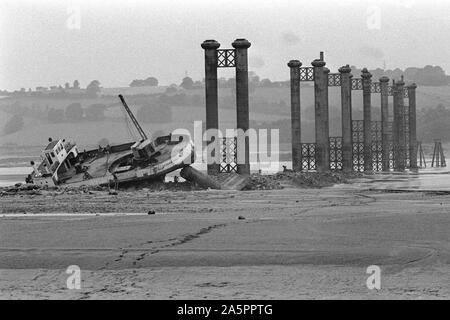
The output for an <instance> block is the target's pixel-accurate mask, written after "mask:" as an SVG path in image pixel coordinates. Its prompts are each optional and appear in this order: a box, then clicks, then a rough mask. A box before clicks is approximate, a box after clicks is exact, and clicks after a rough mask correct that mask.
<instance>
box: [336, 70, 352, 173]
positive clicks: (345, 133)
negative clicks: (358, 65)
mask: <svg viewBox="0 0 450 320" xmlns="http://www.w3.org/2000/svg"><path fill="white" fill-rule="evenodd" d="M351 71H352V69H351V68H350V66H349V65H346V66H343V67H341V68H339V72H340V73H341V114H342V117H341V118H342V169H343V170H344V171H352V168H353V154H352V150H353V146H352V83H351V81H352V75H351V73H350V72H351Z"/></svg>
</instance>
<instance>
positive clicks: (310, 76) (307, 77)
mask: <svg viewBox="0 0 450 320" xmlns="http://www.w3.org/2000/svg"><path fill="white" fill-rule="evenodd" d="M300 81H314V68H313V67H301V68H300Z"/></svg>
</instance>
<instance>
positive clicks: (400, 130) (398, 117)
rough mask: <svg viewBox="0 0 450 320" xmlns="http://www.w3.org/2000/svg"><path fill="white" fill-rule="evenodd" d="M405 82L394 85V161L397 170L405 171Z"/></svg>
mask: <svg viewBox="0 0 450 320" xmlns="http://www.w3.org/2000/svg"><path fill="white" fill-rule="evenodd" d="M403 85H404V82H403V80H401V81H399V82H397V83H394V84H393V93H394V127H393V131H394V160H395V170H397V171H403V170H405V129H404V121H403V114H404V107H403V94H404V93H403Z"/></svg>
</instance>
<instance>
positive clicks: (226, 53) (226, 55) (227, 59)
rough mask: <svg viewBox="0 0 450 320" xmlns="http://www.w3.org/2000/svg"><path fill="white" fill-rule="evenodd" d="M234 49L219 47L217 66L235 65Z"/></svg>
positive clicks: (230, 66) (227, 66)
mask: <svg viewBox="0 0 450 320" xmlns="http://www.w3.org/2000/svg"><path fill="white" fill-rule="evenodd" d="M235 56H236V50H234V49H219V50H217V68H232V67H235V66H236V60H235Z"/></svg>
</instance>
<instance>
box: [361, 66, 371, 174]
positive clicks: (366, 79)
mask: <svg viewBox="0 0 450 320" xmlns="http://www.w3.org/2000/svg"><path fill="white" fill-rule="evenodd" d="M361 78H362V90H363V125H364V171H366V172H372V170H373V165H372V119H371V108H372V106H371V83H372V80H371V78H372V75H371V74H370V72H369V71H368V70H367V69H366V68H364V69H362V72H361Z"/></svg>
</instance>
